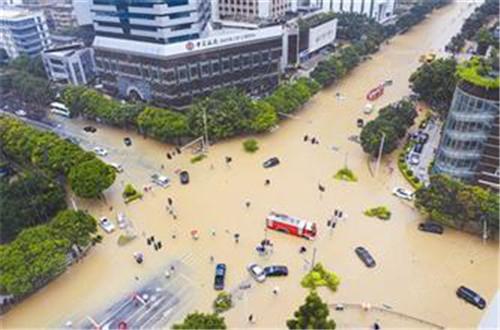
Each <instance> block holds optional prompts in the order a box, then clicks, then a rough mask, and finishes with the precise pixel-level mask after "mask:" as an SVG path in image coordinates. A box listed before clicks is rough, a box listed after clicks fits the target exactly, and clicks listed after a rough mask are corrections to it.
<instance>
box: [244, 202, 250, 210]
mask: <svg viewBox="0 0 500 330" xmlns="http://www.w3.org/2000/svg"><path fill="white" fill-rule="evenodd" d="M245 206H246V207H247V209H248V208H249V207H250V201H249V200H247V201H246V202H245Z"/></svg>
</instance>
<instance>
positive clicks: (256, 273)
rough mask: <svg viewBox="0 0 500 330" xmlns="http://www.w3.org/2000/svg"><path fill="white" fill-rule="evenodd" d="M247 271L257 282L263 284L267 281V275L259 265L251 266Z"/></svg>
mask: <svg viewBox="0 0 500 330" xmlns="http://www.w3.org/2000/svg"><path fill="white" fill-rule="evenodd" d="M247 270H248V272H249V273H250V275H252V277H253V278H254V280H256V281H257V282H259V283H262V282H264V281H265V280H266V273H264V269H263V268H262V267H260V266H259V265H257V264H250V265H248V267H247Z"/></svg>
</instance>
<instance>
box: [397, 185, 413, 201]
mask: <svg viewBox="0 0 500 330" xmlns="http://www.w3.org/2000/svg"><path fill="white" fill-rule="evenodd" d="M392 194H393V195H394V196H396V197H399V198H402V199H406V200H408V201H412V200H413V195H414V193H413V192H411V191H409V190H406V189H405V188H401V187H396V188H394V190H393V191H392Z"/></svg>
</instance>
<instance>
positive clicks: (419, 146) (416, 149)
mask: <svg viewBox="0 0 500 330" xmlns="http://www.w3.org/2000/svg"><path fill="white" fill-rule="evenodd" d="M422 150H424V145H423V144H421V143H417V144H415V147H413V152H414V153H417V154H421V153H422Z"/></svg>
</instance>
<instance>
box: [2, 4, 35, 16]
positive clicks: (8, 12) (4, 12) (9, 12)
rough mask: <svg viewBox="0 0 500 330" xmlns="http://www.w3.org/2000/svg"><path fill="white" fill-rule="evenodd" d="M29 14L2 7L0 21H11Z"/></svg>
mask: <svg viewBox="0 0 500 330" xmlns="http://www.w3.org/2000/svg"><path fill="white" fill-rule="evenodd" d="M30 14H31V13H30V12H29V11H28V10H24V9H19V8H5V7H2V8H1V9H0V19H11V18H18V17H23V16H27V15H30Z"/></svg>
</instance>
